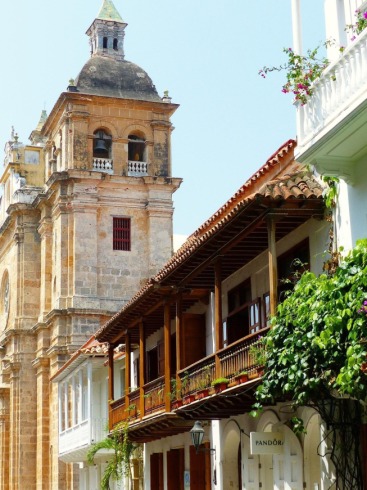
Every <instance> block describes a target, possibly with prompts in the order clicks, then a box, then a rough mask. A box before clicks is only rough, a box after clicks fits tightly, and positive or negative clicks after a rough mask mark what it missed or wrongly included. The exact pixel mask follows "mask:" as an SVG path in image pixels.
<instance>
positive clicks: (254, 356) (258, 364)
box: [249, 336, 266, 376]
mask: <svg viewBox="0 0 367 490" xmlns="http://www.w3.org/2000/svg"><path fill="white" fill-rule="evenodd" d="M265 360H266V348H265V342H264V339H263V337H261V336H259V339H258V340H257V341H256V342H254V343H253V344H252V345H250V348H249V361H250V364H251V365H252V366H253V367H255V368H256V369H257V373H258V375H259V376H262V375H263V374H264V364H265Z"/></svg>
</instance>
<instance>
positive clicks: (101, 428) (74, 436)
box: [59, 418, 108, 454]
mask: <svg viewBox="0 0 367 490" xmlns="http://www.w3.org/2000/svg"><path fill="white" fill-rule="evenodd" d="M107 433H108V429H107V419H105V418H94V419H86V420H83V421H82V422H80V423H79V424H75V425H73V426H72V427H69V428H68V429H65V430H63V431H62V432H60V433H59V454H64V453H68V452H70V451H73V450H74V451H75V450H77V449H79V448H82V447H84V446H89V445H91V444H93V443H95V442H98V441H101V440H103V439H104V438H105V437H106V436H107Z"/></svg>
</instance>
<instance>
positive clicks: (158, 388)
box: [144, 376, 169, 414]
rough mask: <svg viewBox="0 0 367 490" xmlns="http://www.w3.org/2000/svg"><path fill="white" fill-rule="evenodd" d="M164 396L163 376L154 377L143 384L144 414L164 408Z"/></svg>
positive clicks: (166, 393) (167, 394)
mask: <svg viewBox="0 0 367 490" xmlns="http://www.w3.org/2000/svg"><path fill="white" fill-rule="evenodd" d="M166 396H169V393H168V392H166V390H165V385H164V377H163V376H162V377H161V378H158V379H155V380H154V381H151V382H150V383H147V384H146V385H145V386H144V408H145V414H151V413H155V412H158V411H160V410H164V407H165V400H166V398H165V397H166Z"/></svg>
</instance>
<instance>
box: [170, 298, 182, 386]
mask: <svg viewBox="0 0 367 490" xmlns="http://www.w3.org/2000/svg"><path fill="white" fill-rule="evenodd" d="M182 340H183V339H182V293H179V294H178V295H177V299H176V373H178V372H179V371H180V370H181V369H182V367H181V352H182V345H183V341H182ZM170 391H171V388H170ZM180 392H181V378H180V377H179V376H178V374H177V375H176V393H180Z"/></svg>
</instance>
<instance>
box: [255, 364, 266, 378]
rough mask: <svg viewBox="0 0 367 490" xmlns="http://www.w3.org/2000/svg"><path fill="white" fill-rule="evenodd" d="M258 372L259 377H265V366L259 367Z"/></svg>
mask: <svg viewBox="0 0 367 490" xmlns="http://www.w3.org/2000/svg"><path fill="white" fill-rule="evenodd" d="M256 370H257V375H258V376H263V374H264V366H259V367H258V368H257V369H256Z"/></svg>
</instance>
